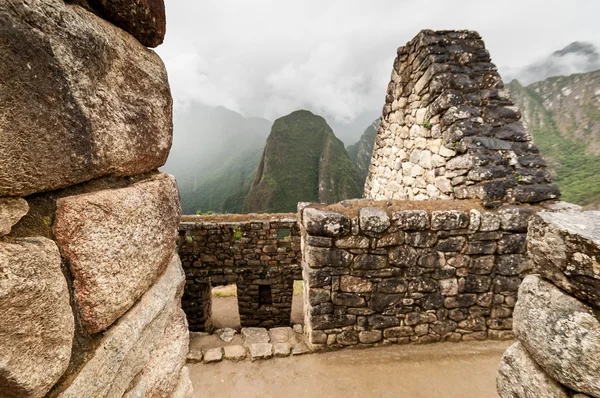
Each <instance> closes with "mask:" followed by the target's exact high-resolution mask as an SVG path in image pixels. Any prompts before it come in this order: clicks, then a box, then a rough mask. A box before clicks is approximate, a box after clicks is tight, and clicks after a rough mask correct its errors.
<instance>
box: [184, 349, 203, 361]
mask: <svg viewBox="0 0 600 398" xmlns="http://www.w3.org/2000/svg"><path fill="white" fill-rule="evenodd" d="M202 358H204V354H203V353H202V351H200V350H197V351H195V350H192V351H190V352H189V353H188V355H187V361H188V362H189V363H199V362H202Z"/></svg>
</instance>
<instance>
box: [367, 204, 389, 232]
mask: <svg viewBox="0 0 600 398" xmlns="http://www.w3.org/2000/svg"><path fill="white" fill-rule="evenodd" d="M359 222H360V229H362V230H363V231H366V232H373V233H381V232H384V231H385V230H386V229H388V228H389V226H390V217H389V216H388V215H387V212H386V211H385V210H384V209H381V208H379V207H363V208H361V209H360V212H359Z"/></svg>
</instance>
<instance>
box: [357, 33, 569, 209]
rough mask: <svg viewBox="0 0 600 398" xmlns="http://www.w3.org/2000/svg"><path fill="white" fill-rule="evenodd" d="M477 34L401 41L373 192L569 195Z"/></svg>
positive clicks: (415, 196) (376, 153)
mask: <svg viewBox="0 0 600 398" xmlns="http://www.w3.org/2000/svg"><path fill="white" fill-rule="evenodd" d="M520 118H521V114H520V112H519V110H518V109H517V108H516V107H515V106H514V104H513V102H512V100H511V99H510V98H509V95H508V92H507V91H506V90H505V89H504V85H503V83H502V79H501V78H500V75H499V74H498V72H497V69H496V66H495V65H494V64H493V63H492V62H491V59H490V55H489V53H488V51H487V50H486V49H485V45H484V42H483V40H482V39H481V37H480V36H479V34H478V33H476V32H473V31H430V30H424V31H422V32H420V33H419V34H418V35H417V36H416V37H415V38H414V39H412V40H411V41H410V42H409V43H407V44H406V46H404V47H400V48H399V49H398V56H397V58H396V60H395V61H394V67H393V70H392V76H391V81H390V83H389V86H388V91H387V95H386V101H385V106H384V108H383V112H382V116H381V123H380V125H379V130H378V133H377V138H376V141H375V146H374V149H373V155H372V160H371V165H370V168H369V175H368V177H367V181H366V184H365V196H366V197H367V198H372V199H376V200H383V199H401V200H406V199H409V200H428V199H468V198H474V199H479V200H482V201H483V202H484V204H487V205H491V206H495V205H498V204H501V203H506V202H510V203H535V202H540V201H543V200H547V199H555V198H557V197H558V196H559V195H560V193H559V190H558V188H557V186H556V185H554V184H552V183H551V178H550V174H549V173H548V171H547V170H546V163H545V162H544V159H542V157H541V156H540V154H539V151H538V149H537V148H536V147H535V145H534V144H533V143H532V142H531V136H530V134H529V133H528V132H527V131H526V130H525V129H524V127H523V124H522V122H521V121H520Z"/></svg>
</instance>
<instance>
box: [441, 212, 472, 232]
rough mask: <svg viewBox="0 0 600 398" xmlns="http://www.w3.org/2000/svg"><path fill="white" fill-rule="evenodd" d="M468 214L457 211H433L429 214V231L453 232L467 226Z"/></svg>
mask: <svg viewBox="0 0 600 398" xmlns="http://www.w3.org/2000/svg"><path fill="white" fill-rule="evenodd" d="M470 219H471V217H470V216H469V214H467V213H465V212H463V211H459V210H435V211H433V212H431V229H433V230H436V231H437V230H446V231H447V230H453V229H463V228H467V227H468V226H469V220H470Z"/></svg>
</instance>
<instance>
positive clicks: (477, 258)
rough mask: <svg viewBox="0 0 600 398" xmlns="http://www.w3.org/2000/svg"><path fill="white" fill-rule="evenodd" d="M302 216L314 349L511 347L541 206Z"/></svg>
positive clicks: (357, 209) (401, 208)
mask: <svg viewBox="0 0 600 398" xmlns="http://www.w3.org/2000/svg"><path fill="white" fill-rule="evenodd" d="M345 205H347V208H346V207H345V206H344V203H342V204H338V205H332V206H327V207H323V206H317V207H307V208H304V209H303V210H301V215H302V244H303V247H304V252H303V259H302V260H303V263H302V267H303V273H304V284H305V285H304V289H305V290H304V291H305V330H306V332H307V333H308V335H309V339H310V342H311V344H312V345H313V346H314V347H317V348H319V347H321V348H325V347H327V348H331V347H334V348H335V347H344V346H351V345H374V344H380V343H389V342H394V343H398V344H406V343H411V342H414V343H429V342H435V341H455V342H456V341H470V340H485V339H511V338H513V334H512V331H511V329H512V314H513V307H514V305H515V302H516V295H517V289H518V288H519V285H520V283H521V280H522V278H523V276H524V273H525V272H526V270H527V269H529V268H530V265H531V262H530V261H529V260H528V257H527V254H526V241H525V237H526V231H527V220H528V218H529V217H530V216H531V214H533V213H534V212H535V211H536V208H532V207H517V206H511V207H505V208H502V209H500V210H497V211H490V210H484V209H483V208H482V207H481V206H480V205H477V204H475V203H469V204H466V203H464V202H462V203H461V202H460V201H439V202H436V204H435V205H432V206H428V207H425V206H421V207H419V206H418V204H417V205H415V204H414V203H412V204H411V203H410V202H399V201H391V202H367V201H353V202H347V203H345Z"/></svg>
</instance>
